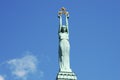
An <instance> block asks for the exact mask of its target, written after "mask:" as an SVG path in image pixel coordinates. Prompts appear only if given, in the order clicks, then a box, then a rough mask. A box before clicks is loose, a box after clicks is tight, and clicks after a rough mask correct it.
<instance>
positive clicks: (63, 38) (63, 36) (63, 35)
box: [59, 32, 69, 40]
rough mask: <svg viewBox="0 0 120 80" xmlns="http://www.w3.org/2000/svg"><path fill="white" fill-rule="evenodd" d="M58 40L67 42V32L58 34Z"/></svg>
mask: <svg viewBox="0 0 120 80" xmlns="http://www.w3.org/2000/svg"><path fill="white" fill-rule="evenodd" d="M59 38H60V39H61V40H68V39H69V36H68V33H67V32H65V33H59Z"/></svg>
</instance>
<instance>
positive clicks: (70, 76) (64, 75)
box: [56, 72, 77, 80]
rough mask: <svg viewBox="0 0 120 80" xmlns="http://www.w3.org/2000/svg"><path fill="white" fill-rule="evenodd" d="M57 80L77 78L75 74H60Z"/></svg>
mask: <svg viewBox="0 0 120 80" xmlns="http://www.w3.org/2000/svg"><path fill="white" fill-rule="evenodd" d="M56 80H77V77H76V75H75V73H73V72H59V73H58V74H57V78H56Z"/></svg>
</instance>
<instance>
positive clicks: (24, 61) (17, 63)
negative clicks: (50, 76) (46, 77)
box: [3, 55, 43, 80]
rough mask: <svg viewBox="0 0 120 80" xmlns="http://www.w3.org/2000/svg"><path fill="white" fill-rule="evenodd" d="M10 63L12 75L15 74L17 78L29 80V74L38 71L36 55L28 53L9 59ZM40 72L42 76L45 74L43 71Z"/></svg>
mask: <svg viewBox="0 0 120 80" xmlns="http://www.w3.org/2000/svg"><path fill="white" fill-rule="evenodd" d="M8 64H9V66H10V70H11V73H12V75H13V76H15V78H16V79H20V80H27V78H28V76H29V75H31V74H36V73H38V70H37V65H38V60H37V58H36V56H34V55H26V56H23V57H22V58H16V59H12V60H9V61H8ZM39 73H42V74H40V76H43V72H42V71H39ZM3 80H4V79H3Z"/></svg>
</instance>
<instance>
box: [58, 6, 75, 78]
mask: <svg viewBox="0 0 120 80" xmlns="http://www.w3.org/2000/svg"><path fill="white" fill-rule="evenodd" d="M63 16H65V25H63V20H62V18H63ZM58 18H59V29H58V35H59V72H58V74H57V77H56V80H77V77H76V75H75V73H74V72H72V69H71V68H70V43H69V27H68V19H69V13H68V12H67V11H66V9H65V8H64V7H62V8H61V9H60V11H59V12H58Z"/></svg>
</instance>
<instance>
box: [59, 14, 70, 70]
mask: <svg viewBox="0 0 120 80" xmlns="http://www.w3.org/2000/svg"><path fill="white" fill-rule="evenodd" d="M58 17H59V19H60V25H59V31H58V35H59V64H60V71H67V72H71V69H70V59H69V54H70V43H69V30H68V18H69V15H68V14H67V15H66V25H62V15H59V16H58Z"/></svg>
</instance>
